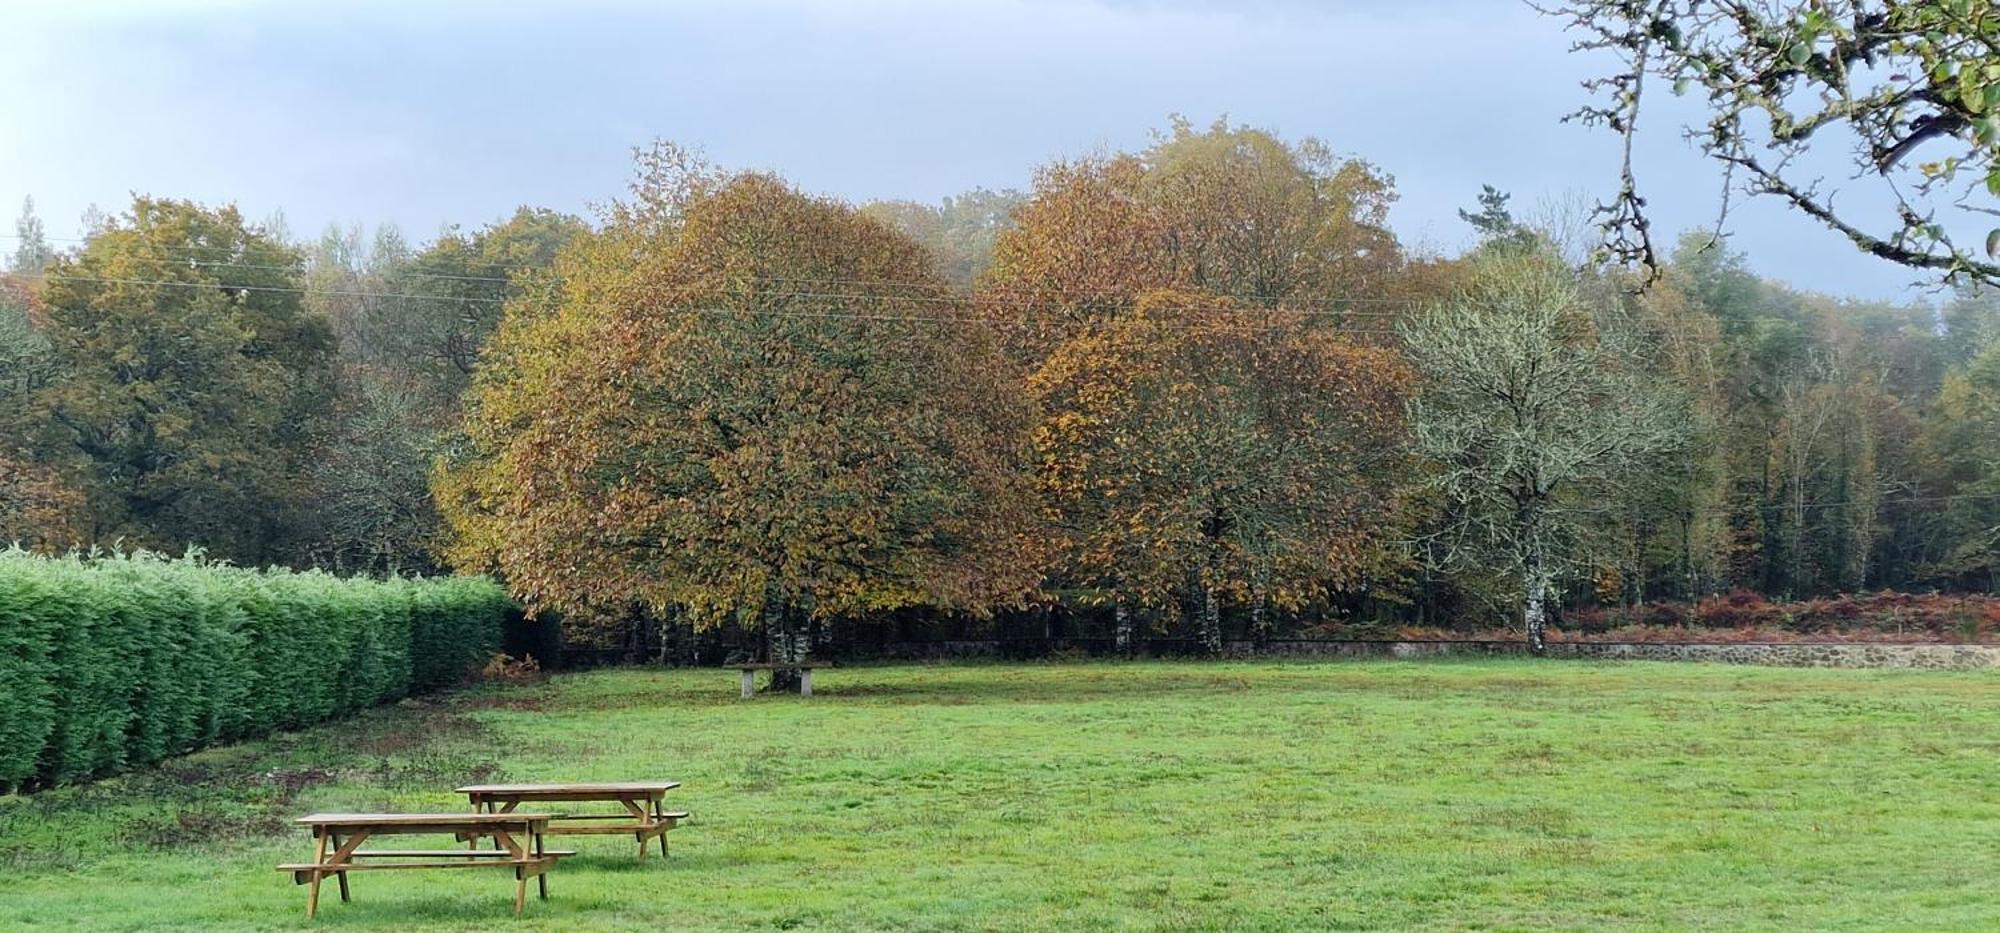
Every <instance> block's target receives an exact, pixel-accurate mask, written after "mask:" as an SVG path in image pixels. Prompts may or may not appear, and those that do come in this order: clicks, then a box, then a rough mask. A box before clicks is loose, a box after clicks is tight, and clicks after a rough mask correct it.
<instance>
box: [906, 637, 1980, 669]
mask: <svg viewBox="0 0 2000 933" xmlns="http://www.w3.org/2000/svg"><path fill="white" fill-rule="evenodd" d="M1106 647H1108V646H1105V645H1099V644H1096V643H1094V642H1093V643H1090V644H1081V643H1071V642H1066V641H1063V640H1054V641H1048V642H1036V643H1033V644H1029V643H1025V642H1003V641H980V640H967V641H926V642H900V643H894V644H890V645H885V646H883V651H882V653H881V656H882V657H885V658H895V659H900V660H945V659H972V658H1020V657H1048V656H1052V655H1055V656H1060V655H1063V654H1067V653H1077V654H1104V653H1107V652H1106V651H1105V648H1106ZM1175 647H1176V648H1178V647H1179V645H1178V643H1176V645H1175ZM1225 650H1226V651H1227V652H1228V653H1229V654H1230V655H1231V656H1233V657H1280V658H1287V657H1289V658H1308V657H1310V658H1431V657H1448V656H1458V657H1464V656H1484V655H1526V654H1527V653H1528V646H1527V644H1525V643H1523V642H1518V641H1318V640H1288V641H1272V642H1269V643H1266V644H1265V645H1263V646H1262V647H1259V646H1257V645H1256V644H1254V643H1252V642H1248V641H1232V642H1229V643H1228V645H1227V646H1226V649H1225ZM1141 653H1142V654H1150V653H1153V652H1149V651H1146V650H1144V647H1143V644H1142V650H1141ZM1174 653H1182V652H1179V651H1175V652H1174ZM1549 656H1550V657H1556V658H1609V659H1618V660H1632V661H1705V662H1709V663H1714V664H1763V665H1772V666H1780V667H1880V668H1921V669H1927V670H2000V645H1888V644H1860V643H1852V642H1847V643H1838V644H1829V643H1789V642H1787V643H1776V642H1774V643H1764V644H1685V643H1660V642H1552V643H1550V644H1549Z"/></svg>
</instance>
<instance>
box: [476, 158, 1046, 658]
mask: <svg viewBox="0 0 2000 933" xmlns="http://www.w3.org/2000/svg"><path fill="white" fill-rule="evenodd" d="M801 283H828V284H823V285H816V286H809V287H802V286H801ZM831 283H842V284H841V285H840V286H839V287H838V288H835V287H833V286H832V284H831ZM1006 372H1007V370H1006V367H1004V366H1003V365H1001V364H1000V361H999V360H998V359H997V357H996V349H995V345H994V343H993V341H992V339H991V336H990V333H989V331H988V330H987V329H986V328H984V327H981V326H978V322H977V321H976V320H974V319H972V318H971V317H970V316H969V315H968V314H966V313H965V312H964V310H963V309H960V308H958V307H957V306H956V305H955V304H954V303H953V301H952V300H951V299H950V298H949V289H948V287H947V286H946V283H945V282H944V281H943V280H942V279H941V278H940V277H938V275H937V274H936V272H935V271H934V269H933V267H932V264H931V262H930V259H929V257H927V256H926V255H925V254H924V253H923V251H922V249H921V248H920V247H918V246H917V245H916V244H915V243H913V242H912V241H910V240H909V239H908V238H907V237H904V236H902V235H900V234H897V233H895V232H892V231H890V230H889V229H887V228H885V227H884V226H882V225H881V224H879V223H877V222H875V221H873V220H869V219H867V218H864V217H861V216H859V215H858V214H856V213H855V212H854V211H853V210H851V209H850V208H848V207H846V206H843V205H841V204H839V203H837V202H832V201H827V200H822V199H816V198H811V197H807V196H804V195H801V194H799V193H798V192H796V191H794V190H793V189H791V188H790V187H788V186H786V185H785V184H784V183H783V182H781V181H779V180H778V179H776V178H772V177H769V176H765V175H754V174H740V175H724V174H720V173H717V172H715V171H714V170H712V169H709V168H707V167H705V166H704V165H702V164H700V163H699V162H698V161H695V160H693V159H691V158H689V157H687V156H686V154H685V153H684V152H683V151H681V150H678V149H675V148H672V147H664V146H663V147H660V148H656V149H654V150H653V151H651V152H650V153H647V154H645V155H644V157H642V162H641V177H640V181H639V183H638V184H637V185H636V186H635V190H634V196H633V198H632V200H631V202H630V203H628V204H626V205H623V206H621V207H619V208H618V209H616V210H615V211H614V212H613V214H612V215H611V216H610V218H609V219H608V224H607V228H606V229H605V230H604V231H603V232H602V233H601V234H597V235H593V236H590V237H588V238H587V239H585V240H583V241H580V242H579V244H578V245H577V246H576V248H574V249H572V250H570V251H568V252H566V253H565V254H564V256H563V258H562V259H560V260H559V261H558V262H557V265H556V270H555V275H554V276H553V277H552V279H551V287H550V288H548V289H540V290H533V291H531V292H529V293H527V294H526V295H524V296H523V297H522V298H521V299H520V300H518V301H516V302H514V303H512V304H510V305H509V306H508V309H507V314H506V317H505V319H504V321H503V322H502V325H501V327H500V330H499V332H498V334H497V335H496V337H495V339H494V343H493V345H492V348H491V350H490V351H489V353H488V356H487V359H486V361H485V363H484V364H483V365H482V367H481V369H480V371H479V372H478V374H477V375H476V377H475V378H476V385H475V389H474V392H473V394H472V396H471V401H472V406H473V407H472V411H471V415H470V417H469V421H468V424H467V429H468V434H469V439H468V443H467V446H466V448H465V450H463V451H462V452H460V453H459V454H458V455H457V457H456V459H455V461H454V462H453V464H452V465H451V466H450V467H449V468H448V469H446V470H445V471H444V472H443V473H442V474H441V475H440V477H439V481H438V490H439V495H440V499H441V502H442V503H443V505H444V508H445V510H446V514H447V517H448V518H449V520H450V523H451V528H452V531H453V534H454V545H453V548H452V556H453V558H454V559H455V561H456V562H457V563H458V564H459V566H461V567H468V568H474V567H477V568H492V569H495V570H497V571H499V572H500V573H502V574H503V575H504V576H505V577H506V579H507V580H508V582H509V585H510V586H511V587H512V588H513V589H514V591H515V592H516V593H517V594H519V595H520V596H521V597H522V598H523V599H525V600H527V601H528V602H529V603H531V604H532V605H533V606H535V607H537V608H542V609H555V610H559V611H562V612H564V613H566V614H568V615H569V616H570V617H581V616H589V615H596V616H599V617H602V616H606V615H611V616H617V615H620V614H623V613H625V612H627V611H629V610H630V609H631V608H633V607H635V606H636V607H640V608H643V609H645V610H646V611H650V612H653V613H657V614H665V613H678V614H683V615H684V616H685V617H686V618H688V619H690V620H691V621H693V622H694V623H695V624H697V625H701V626H707V625H713V624H716V623H719V622H723V621H728V620H736V621H739V622H741V623H743V624H745V625H746V627H749V628H752V629H755V630H758V631H761V632H762V634H763V636H764V638H765V647H764V650H765V651H766V652H768V655H769V656H770V657H772V658H773V659H775V660H787V661H797V660H799V659H801V658H802V657H804V656H805V655H806V653H807V652H808V651H809V650H810V647H811V638H810V635H809V632H810V630H811V629H812V628H813V626H814V625H815V624H816V623H819V622H824V621H826V620H828V619H830V618H832V617H834V616H836V615H843V614H856V613H868V612H872V611H878V610H889V609H894V608H897V607H903V606H932V607H938V608H942V609H949V610H959V611H966V612H972V613H979V612H984V611H987V610H989V609H991V608H992V607H994V606H996V605H999V604H1003V603H1006V602H1008V601H1010V600H1014V599H1016V598H1018V597H1019V596H1020V595H1021V594H1023V593H1024V592H1025V591H1026V590H1027V589H1029V588H1030V587H1031V586H1032V584H1033V582H1034V579H1035V570H1036V568H1035V566H1034V564H1033V563H1032V561H1030V560H1029V559H1028V557H1029V555H1030V553H1031V552H1030V551H1029V550H1028V548H1027V547H1026V546H1025V545H1027V544H1029V543H1030V536H1029V535H1028V531H1029V528H1030V522H1031V520H1032V509H1031V507H1030V506H1029V504H1028V501H1027V498H1026V496H1027V490H1026V489H1025V484H1024V482H1023V479H1022V476H1021V472H1020V470H1019V463H1018V457H1019V454H1020V449H1021V443H1022V430H1023V424H1022V420H1021V414H1020V412H1019V411H1018V409H1017V408H1016V407H1015V406H1014V405H1013V404H1012V403H1011V402H1010V401H1009V400H1010V398H1011V396H1010V395H1009V393H1008V391H1007V386H1006V384H1005V382H1004V381H1003V380H1004V379H1005V377H1006Z"/></svg>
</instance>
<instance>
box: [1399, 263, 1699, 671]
mask: <svg viewBox="0 0 2000 933" xmlns="http://www.w3.org/2000/svg"><path fill="white" fill-rule="evenodd" d="M1473 262H1475V264H1476V265H1475V267H1474V269H1473V270H1472V272H1471V274H1470V276H1469V277H1468V280H1467V281H1466V283H1465V284H1464V286H1463V287H1462V288H1461V290H1460V291H1459V292H1458V293H1457V294H1456V295H1454V296H1453V297H1451V298H1450V299H1448V300H1445V301H1443V302H1440V303H1439V304H1437V305H1435V306H1433V307H1430V308H1428V309H1426V310H1425V311H1423V312H1422V313H1420V314H1418V315H1417V316H1415V317H1413V318H1412V319H1410V320H1409V321H1408V322H1406V323H1405V324H1404V326H1403V341H1404V344H1405V346H1406V347H1407V352H1408V354H1409V358H1410V360H1411V362H1412V364H1413V365H1414V366H1415V368H1416V370H1417V373H1418V379H1419V389H1418V391H1417V394H1416V395H1415V396H1414V397H1413V398H1412V400H1411V401H1410V404H1409V419H1410V424H1411V428H1412V436H1413V445H1414V448H1415V451H1416V452H1417V453H1418V454H1420V455H1421V456H1423V457H1424V458H1425V459H1426V460H1427V461H1428V463H1429V473H1428V476H1429V481H1430V485H1431V487H1432V488H1433V489H1434V490H1435V491H1436V492H1437V493H1438V494H1440V495H1441V496H1443V497H1444V499H1445V501H1446V508H1447V514H1448V515H1449V516H1450V517H1451V519H1452V521H1451V523H1450V524H1449V525H1448V526H1447V527H1446V528H1444V529H1443V530H1441V531H1440V532H1439V533H1438V536H1439V538H1440V539H1441V540H1442V543H1443V546H1442V547H1441V548H1440V549H1438V550H1437V551H1436V552H1435V553H1438V554H1439V555H1441V559H1442V560H1444V561H1447V562H1448V563H1449V564H1450V565H1451V566H1454V567H1457V568H1461V569H1471V568H1485V567H1493V566H1495V565H1497V566H1498V567H1500V568H1502V569H1503V570H1504V571H1505V573H1506V574H1507V575H1508V576H1509V577H1510V579H1511V583H1512V586H1511V587H1510V590H1511V595H1512V597H1513V599H1514V600H1516V603H1515V604H1516V606H1518V608H1519V611H1520V617H1521V620H1522V624H1523V625H1524V627H1525V628H1526V630H1527V633H1528V638H1529V641H1530V643H1531V644H1532V645H1533V646H1534V648H1535V650H1536V651H1540V650H1542V647H1543V643H1544V629H1545V626H1546V623H1547V617H1548V603H1549V595H1550V590H1551V585H1552V584H1553V582H1554V581H1555V580H1556V578H1557V575H1558V574H1559V573H1561V572H1564V571H1568V570H1572V569H1574V568H1576V567H1577V566H1579V563H1578V562H1579V560H1580V559H1581V558H1582V557H1583V556H1584V555H1583V554H1581V553H1580V552H1579V551H1578V549H1577V548H1576V542H1577V541H1578V540H1579V537H1580V533H1581V531H1582V529H1583V527H1584V525H1585V524H1586V517H1587V516H1588V515H1589V514H1590V513H1591V508H1592V507H1591V505H1590V503H1592V502H1601V501H1603V499H1604V498H1606V497H1605V496H1603V495H1602V493H1603V492H1604V491H1605V489H1606V488H1607V487H1610V486H1613V485H1615V484H1616V483H1617V482H1618V481H1619V480H1621V479H1623V478H1625V477H1627V476H1628V475H1629V474H1630V472H1631V471H1632V469H1633V468H1634V467H1636V466H1638V465H1640V464H1642V463H1643V462H1644V461H1645V459H1646V458H1647V457H1649V456H1651V455H1653V454H1655V453H1657V452H1659V451H1661V450H1665V449H1669V448H1672V447H1674V446H1676V445H1678V444H1679V443H1680V442H1681V439H1682V437H1683V431H1684V429H1685V424H1686V416H1685V414H1684V405H1683V403H1682V400H1681V399H1680V397H1679V393H1677V392H1675V391H1672V390H1670V389H1662V388H1660V387H1658V386H1656V385H1655V384H1654V383H1653V382H1652V381H1651V380H1650V379H1649V378H1647V374H1646V367H1644V366H1642V365H1638V362H1639V353H1640V347H1638V346H1637V345H1636V344H1635V342H1633V341H1632V340H1630V336H1631V334H1630V332H1629V331H1628V330H1627V329H1626V328H1624V327H1623V326H1622V325H1621V322H1620V321H1618V320H1617V319H1616V317H1615V316H1614V315H1610V314H1605V313H1601V312H1602V311H1604V310H1605V309H1599V308H1592V307H1589V306H1586V305H1585V304H1584V302H1583V301H1582V300H1581V294H1580V291H1579V288H1578V283H1577V280H1576V274H1575V273H1574V272H1572V271H1571V270H1569V269H1568V268H1566V267H1564V266H1563V265H1562V264H1561V263H1560V262H1559V261H1557V260H1555V259H1553V258H1552V257H1549V256H1547V255H1544V254H1518V253H1499V254H1493V255H1488V256H1483V257H1478V258H1476V259H1475V260H1473ZM1593 492H1596V493H1598V495H1596V496H1592V495H1591V493H1593Z"/></svg>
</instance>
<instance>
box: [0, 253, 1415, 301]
mask: <svg viewBox="0 0 2000 933" xmlns="http://www.w3.org/2000/svg"><path fill="white" fill-rule="evenodd" d="M0 237H6V238H10V239H19V238H20V237H19V236H18V235H17V234H0ZM58 239H69V240H76V241H79V242H87V239H86V238H78V237H68V238H58ZM148 245H149V246H151V248H152V249H154V250H159V251H169V252H172V251H185V252H200V251H206V252H212V253H232V251H231V250H230V249H229V248H227V247H220V246H188V245H174V244H148ZM155 261H171V262H173V263H175V264H180V263H183V262H184V263H186V264H187V265H190V266H198V267H213V268H236V269H264V270H271V271H283V272H300V271H310V270H302V269H301V268H300V267H298V266H292V265H281V264H272V263H265V264H258V263H245V262H241V261H239V260H233V259H224V260H214V259H174V260H155ZM470 265H472V266H475V267H485V268H490V269H499V270H506V271H509V272H516V271H536V270H540V269H542V268H545V267H542V266H536V265H508V264H505V263H470ZM343 268H344V267H343ZM345 271H349V272H352V271H354V270H352V269H351V268H346V269H345ZM384 274H386V275H389V276H392V277H393V276H415V277H419V278H434V279H441V280H453V281H465V282H490V283H499V284H508V283H511V282H512V281H513V279H512V278H511V277H508V276H477V275H456V274H450V273H432V272H417V271H411V270H401V269H391V270H388V271H386V272H385V273H384ZM749 280H751V281H767V282H804V283H811V284H815V285H820V284H833V285H858V286H866V287H885V288H930V287H932V284H933V283H927V282H916V281H908V280H895V279H851V278H831V277H811V278H807V277H786V276H751V277H749ZM1125 294H1126V292H1124V291H1123V290H1120V289H1116V288H1111V287H1108V286H1107V287H1101V288H1094V289H1070V290H1067V291H1066V292H1064V294H1063V297H1064V298H1065V299H1072V300H1073V299H1087V298H1093V297H1101V298H1118V297H1123V296H1125ZM1204 294H1206V295H1208V296H1210V297H1213V298H1220V299H1229V300H1232V301H1246V302H1267V303H1280V302H1288V301H1289V302H1295V303H1302V304H1308V305H1322V306H1325V305H1333V304H1376V305H1397V306H1404V307H1407V306H1414V305H1420V304H1423V303H1424V302H1423V301H1421V300H1420V299H1415V298H1391V297H1383V296H1359V297H1356V296H1342V297H1339V298H1322V299H1317V300H1314V301H1303V302H1301V301H1299V299H1297V298H1294V297H1292V296H1286V295H1274V294H1270V293H1268V292H1265V293H1259V292H1204ZM982 299H983V300H987V301H998V302H1006V301H1014V300H1021V299H1011V298H1002V297H999V296H994V295H990V294H989V295H986V296H982ZM1294 310H1297V309H1296V308H1294ZM1330 313H1345V314H1350V315H1353V314H1360V313H1362V312H1358V311H1356V312H1330ZM1379 316H1384V317H1387V316H1390V315H1389V314H1387V313H1383V314H1380V315H1379Z"/></svg>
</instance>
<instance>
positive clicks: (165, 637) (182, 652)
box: [0, 550, 514, 789]
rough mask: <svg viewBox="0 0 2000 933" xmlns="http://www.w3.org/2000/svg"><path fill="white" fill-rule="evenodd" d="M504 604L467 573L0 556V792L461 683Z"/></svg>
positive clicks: (507, 608) (492, 644)
mask: <svg viewBox="0 0 2000 933" xmlns="http://www.w3.org/2000/svg"><path fill="white" fill-rule="evenodd" d="M513 609H514V607H513V604H512V602H511V601H510V600H509V599H508V598H507V595H506V593H505V592H503V591H502V590H501V589H500V587H499V586H498V585H496V584H494V583H493V582H492V581H491V580H487V579H485V578H477V577H450V578H441V579H390V580H366V579H342V578H339V577H334V576H331V575H329V574H325V573H320V572H317V571H313V572H307V573H297V572H293V571H288V570H265V571H258V570H245V569H241V568H235V567H228V566H224V565H220V564H213V563H209V562H206V561H203V560H201V559H200V558H199V557H187V558H181V559H166V558H162V557H158V556H155V555H148V554H133V555H90V556H75V555H72V556H68V557H60V558H47V557H39V556H35V555H32V554H28V553H26V552H23V551H20V550H7V551H0V789H6V788H16V787H21V786H23V785H39V784H47V783H61V782H67V781H76V780H81V779H85V778H90V777H95V776H99V775H103V774H109V773H112V772H115V771H119V770H122V769H124V768H130V767H134V766H138V765H143V764H149V763H151V762H155V761H158V760H160V759H162V758H166V757H168V756H171V755H178V754H182V753H184V752H188V751H191V750H193V749H195V748H199V747H201V746H203V745H206V744H209V743H212V742H216V741H223V740H230V739H238V738H246V737H250V736H256V735H262V734H265V733H268V732H272V731H274V730H279V729H291V728H297V727H300V726H305V725H309V724H312V723H315V722H319V721H321V720H324V719H328V718H330V717H334V716H339V715H343V714H346V713H351V712H354V711H355V710H359V709H363V708H365V707H368V706H372V705H375V704H378V703H383V702H387V701H390V700H394V699H397V698H399V697H403V696H406V695H408V694H411V693H415V692H421V691H424V690H430V689H435V688H438V687H442V686H448V685H451V684H454V683H457V682H459V681H460V680H462V679H464V677H465V676H466V674H467V673H468V672H470V671H474V670H477V669H478V668H479V666H480V665H481V664H483V663H485V662H486V660H487V659H488V658H490V657H492V655H493V654H494V652H495V651H497V650H499V647H500V644H501V630H502V627H503V626H504V625H505V624H506V622H507V620H508V618H509V615H510V613H512V612H513Z"/></svg>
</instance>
